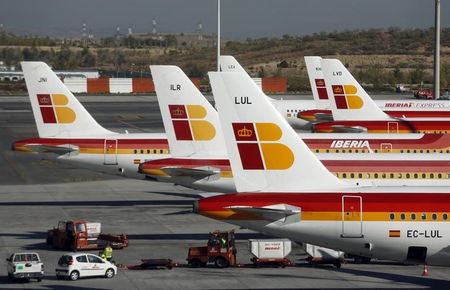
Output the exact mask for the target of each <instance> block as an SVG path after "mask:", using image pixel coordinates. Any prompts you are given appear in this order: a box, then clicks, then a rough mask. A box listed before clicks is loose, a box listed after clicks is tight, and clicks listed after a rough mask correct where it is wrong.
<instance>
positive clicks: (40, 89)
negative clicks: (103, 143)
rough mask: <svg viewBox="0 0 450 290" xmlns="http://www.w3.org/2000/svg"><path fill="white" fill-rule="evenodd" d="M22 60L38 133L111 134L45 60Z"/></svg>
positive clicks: (65, 134)
mask: <svg viewBox="0 0 450 290" xmlns="http://www.w3.org/2000/svg"><path fill="white" fill-rule="evenodd" d="M21 64H22V70H23V74H24V77H25V82H26V85H27V89H28V95H29V97H30V102H31V107H32V109H33V115H34V119H35V121H36V126H37V129H38V133H39V136H40V137H77V136H97V135H108V134H114V133H113V132H111V131H109V130H106V129H105V128H103V127H102V126H100V125H99V124H98V123H97V122H96V121H95V120H94V118H92V116H91V115H90V114H89V113H88V112H87V111H86V109H85V108H84V107H83V105H82V104H81V103H80V102H79V101H78V100H77V98H75V96H74V95H73V94H72V93H71V92H70V91H69V89H68V88H67V87H66V86H65V85H64V84H63V82H62V81H61V80H60V79H59V78H58V76H57V75H56V74H55V73H54V72H53V71H52V70H51V69H50V67H49V66H48V65H47V64H45V63H43V62H22V63H21Z"/></svg>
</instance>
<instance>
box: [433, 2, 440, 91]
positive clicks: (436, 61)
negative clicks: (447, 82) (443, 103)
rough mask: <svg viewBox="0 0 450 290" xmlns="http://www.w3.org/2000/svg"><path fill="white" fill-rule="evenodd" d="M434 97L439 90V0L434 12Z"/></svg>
mask: <svg viewBox="0 0 450 290" xmlns="http://www.w3.org/2000/svg"><path fill="white" fill-rule="evenodd" d="M434 14H435V15H434V74H433V80H434V99H438V98H439V97H440V95H441V92H440V90H441V89H440V79H441V77H440V61H441V60H440V46H441V0H436V7H435V12H434Z"/></svg>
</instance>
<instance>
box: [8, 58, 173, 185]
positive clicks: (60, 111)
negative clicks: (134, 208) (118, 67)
mask: <svg viewBox="0 0 450 290" xmlns="http://www.w3.org/2000/svg"><path fill="white" fill-rule="evenodd" d="M22 69H23V73H24V77H25V82H26V85H27V89H28V94H29V96H30V101H31V107H32V110H33V115H34V118H35V121H36V126H37V130H38V133H39V137H38V138H29V139H25V140H21V141H17V142H14V144H13V149H14V150H17V151H24V152H52V153H56V154H57V155H59V156H58V160H60V161H64V162H70V163H73V164H76V165H79V166H82V167H87V168H90V169H92V170H96V171H101V172H106V173H110V174H119V175H124V176H128V177H133V178H140V179H143V178H145V176H143V175H141V174H139V173H138V172H137V171H138V166H139V164H140V163H142V162H144V161H146V160H151V159H157V158H166V157H169V156H170V155H169V150H168V148H169V147H168V144H167V139H166V136H165V134H155V133H133V134H120V133H116V132H112V131H109V130H107V129H105V128H103V127H102V126H100V125H99V124H98V123H97V122H96V121H95V120H94V118H92V116H91V115H90V114H89V113H88V112H87V111H86V109H85V108H84V107H83V106H82V105H81V103H80V102H79V101H78V100H77V99H76V98H75V96H74V95H73V94H72V93H71V92H70V91H69V90H68V89H67V87H66V86H65V85H64V84H63V83H62V82H61V80H60V79H59V78H58V77H57V76H56V74H55V73H54V72H53V71H52V70H51V69H50V67H48V65H46V64H45V63H43V62H22Z"/></svg>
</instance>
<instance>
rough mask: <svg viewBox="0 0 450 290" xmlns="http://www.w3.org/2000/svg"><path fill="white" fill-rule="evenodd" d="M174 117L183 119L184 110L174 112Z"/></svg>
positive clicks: (177, 109) (178, 109)
mask: <svg viewBox="0 0 450 290" xmlns="http://www.w3.org/2000/svg"><path fill="white" fill-rule="evenodd" d="M172 116H174V117H175V116H176V117H181V116H184V110H183V109H180V108H176V109H175V110H172Z"/></svg>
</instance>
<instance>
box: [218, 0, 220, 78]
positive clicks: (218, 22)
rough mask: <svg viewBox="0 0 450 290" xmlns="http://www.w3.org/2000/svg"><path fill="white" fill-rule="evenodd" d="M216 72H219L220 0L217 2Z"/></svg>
mask: <svg viewBox="0 0 450 290" xmlns="http://www.w3.org/2000/svg"><path fill="white" fill-rule="evenodd" d="M217 71H220V0H217Z"/></svg>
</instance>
